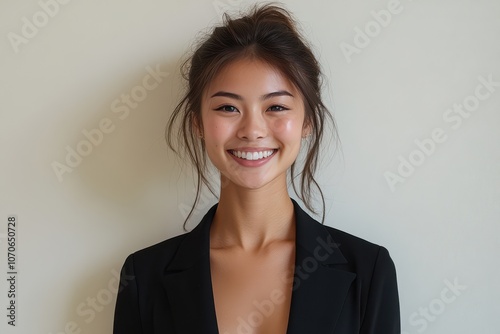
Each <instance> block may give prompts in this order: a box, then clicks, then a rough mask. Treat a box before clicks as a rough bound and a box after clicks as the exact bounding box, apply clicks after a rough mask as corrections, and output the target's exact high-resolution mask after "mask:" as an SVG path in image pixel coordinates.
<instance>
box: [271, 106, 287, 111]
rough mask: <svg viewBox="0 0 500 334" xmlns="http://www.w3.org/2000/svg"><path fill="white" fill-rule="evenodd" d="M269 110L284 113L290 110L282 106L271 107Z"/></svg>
mask: <svg viewBox="0 0 500 334" xmlns="http://www.w3.org/2000/svg"><path fill="white" fill-rule="evenodd" d="M267 110H269V111H284V110H288V108H286V107H283V106H280V105H274V106H270V107H269V108H268V109H267Z"/></svg>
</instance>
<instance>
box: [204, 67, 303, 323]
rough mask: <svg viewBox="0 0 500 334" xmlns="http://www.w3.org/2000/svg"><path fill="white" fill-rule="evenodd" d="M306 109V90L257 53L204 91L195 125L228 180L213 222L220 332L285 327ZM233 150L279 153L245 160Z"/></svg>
mask: <svg viewBox="0 0 500 334" xmlns="http://www.w3.org/2000/svg"><path fill="white" fill-rule="evenodd" d="M304 115H305V112H304V101H303V99H302V96H301V94H300V92H298V91H297V89H296V88H295V87H294V86H293V84H292V83H291V82H290V81H289V80H288V79H287V78H286V77H284V76H283V75H282V74H281V73H280V72H279V71H277V70H276V69H275V68H273V67H272V66H270V65H269V64H267V63H265V62H263V61H261V60H258V59H253V58H244V59H239V60H235V61H233V62H232V63H230V64H229V65H227V66H226V67H224V68H223V69H222V70H221V71H220V72H219V73H218V75H217V76H216V77H215V78H214V80H213V81H212V82H211V83H210V84H209V85H208V86H207V88H206V90H205V92H204V94H203V101H202V110H201V120H202V126H200V127H198V128H197V129H195V130H196V131H200V132H202V133H203V140H204V141H205V147H206V152H207V154H208V156H209V158H210V160H211V161H212V163H213V164H214V165H215V167H216V168H217V169H218V170H219V171H220V174H221V185H222V186H221V191H220V200H219V205H218V208H217V211H216V214H215V217H214V220H213V222H212V226H211V230H210V266H211V275H212V287H213V293H214V301H215V308H216V313H217V322H218V326H219V332H220V333H238V329H239V330H240V332H245V333H248V332H249V330H250V332H251V333H285V332H286V329H287V324H288V316H289V310H290V301H291V293H292V279H291V278H292V274H291V273H292V272H293V270H292V269H293V266H294V258H295V220H294V209H293V204H292V202H291V200H290V197H289V195H288V190H287V182H286V173H287V170H288V169H289V168H290V166H291V164H292V163H293V162H294V161H295V159H296V158H297V155H298V153H299V150H300V145H301V140H302V138H303V137H304V136H306V135H307V133H308V132H309V128H308V127H307V126H306V125H305V122H304ZM233 150H239V151H256V150H257V151H269V150H272V152H273V154H272V155H271V156H270V157H268V158H266V159H264V160H252V161H247V160H244V159H240V158H236V157H234V156H233V155H232V154H231V151H233ZM258 305H260V308H259V306H258ZM262 305H266V306H267V308H266V309H265V311H263V309H262ZM242 323H246V325H243V324H242Z"/></svg>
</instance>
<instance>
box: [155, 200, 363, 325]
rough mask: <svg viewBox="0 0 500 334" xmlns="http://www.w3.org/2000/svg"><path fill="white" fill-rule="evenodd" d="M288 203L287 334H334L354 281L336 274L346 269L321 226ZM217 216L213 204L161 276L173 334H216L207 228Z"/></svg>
mask: <svg viewBox="0 0 500 334" xmlns="http://www.w3.org/2000/svg"><path fill="white" fill-rule="evenodd" d="M292 201H293V204H294V209H295V221H296V231H297V233H296V252H295V274H294V281H293V291H292V301H291V307H290V317H289V322H288V330H287V334H298V333H334V328H335V324H336V322H337V319H338V317H339V315H340V313H341V310H342V306H343V304H344V300H345V298H346V296H347V291H348V290H349V287H350V285H351V283H352V281H353V280H354V278H355V277H356V275H355V274H354V273H351V272H346V271H341V270H338V269H335V265H337V264H343V263H347V260H346V259H345V257H344V256H343V255H342V252H341V251H340V249H339V247H338V246H339V245H338V244H337V243H335V241H334V240H333V239H332V237H331V235H330V233H328V231H327V230H326V228H325V227H324V226H323V225H321V224H320V223H318V222H317V221H316V220H314V219H313V218H311V217H310V216H309V215H308V214H307V213H306V212H305V211H303V210H302V208H301V207H300V206H299V205H298V204H297V202H295V201H294V200H293V199H292ZM216 210H217V204H216V205H214V206H213V207H212V208H211V209H210V210H209V211H208V212H207V213H206V215H205V216H204V217H203V219H202V220H201V222H200V223H199V224H198V226H196V227H195V228H194V229H193V230H192V231H191V232H189V233H187V234H186V235H185V237H184V239H183V241H182V242H181V244H180V246H179V248H178V251H177V253H176V255H175V256H174V258H173V260H172V261H171V262H170V264H169V265H168V266H167V268H165V271H164V276H163V284H164V287H165V290H166V293H167V296H168V301H169V304H170V309H171V311H172V315H173V316H172V318H173V319H174V321H175V324H174V325H175V328H176V333H207V334H212V333H214V334H216V333H218V329H217V319H216V313H215V304H214V299H213V291H212V280H211V273H210V225H211V223H212V220H213V217H214V215H215V212H216Z"/></svg>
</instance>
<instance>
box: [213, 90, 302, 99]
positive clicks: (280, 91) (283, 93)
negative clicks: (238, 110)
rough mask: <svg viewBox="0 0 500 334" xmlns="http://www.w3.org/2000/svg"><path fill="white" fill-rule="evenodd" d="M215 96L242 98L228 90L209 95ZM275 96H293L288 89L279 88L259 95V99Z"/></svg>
mask: <svg viewBox="0 0 500 334" xmlns="http://www.w3.org/2000/svg"><path fill="white" fill-rule="evenodd" d="M216 96H223V97H229V98H231V99H235V100H240V101H241V100H243V97H242V96H241V95H238V94H234V93H230V92H225V91H219V92H217V93H215V94H214V95H212V96H210V98H213V97H216ZM276 96H291V97H294V96H293V95H292V93H290V92H289V91H286V90H279V91H277V92H272V93H268V94H265V95H262V96H261V97H260V99H261V100H267V99H270V98H272V97H276Z"/></svg>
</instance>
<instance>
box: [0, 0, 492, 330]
mask: <svg viewBox="0 0 500 334" xmlns="http://www.w3.org/2000/svg"><path fill="white" fill-rule="evenodd" d="M249 3H251V2H250V1H244V0H218V1H213V0H205V1H195V0H189V1H152V0H146V1H118V0H111V1H105V2H104V1H96V0H91V1H76V0H73V1H62V0H59V1H56V0H41V1H40V2H37V1H26V0H23V1H2V2H0V22H1V24H0V34H1V35H3V36H4V37H3V38H2V39H0V47H1V50H2V51H1V53H0V57H1V61H0V68H1V75H0V78H1V79H0V85H1V86H0V97H1V103H2V107H1V109H0V152H1V155H0V157H1V158H0V170H1V174H0V181H1V182H0V220H1V222H2V223H1V224H0V242H1V243H0V250H1V253H0V267H1V268H2V272H3V273H6V271H7V270H6V269H5V268H6V266H7V246H8V245H7V239H6V236H7V219H8V217H9V216H10V215H17V219H18V225H17V228H18V230H17V237H18V240H17V263H16V265H17V268H16V269H17V270H18V274H17V277H16V279H17V288H16V290H17V291H16V292H17V293H18V296H17V304H16V307H17V309H16V311H17V327H16V328H12V327H11V326H9V325H7V320H8V319H7V317H6V313H7V310H6V307H7V303H8V302H9V300H8V298H7V291H8V290H9V284H8V282H7V281H6V279H2V280H1V281H0V303H1V307H0V309H1V310H2V311H1V314H0V319H2V320H1V322H0V331H1V332H2V333H23V334H28V333H29V334H31V333H43V334H48V333H52V334H56V333H92V334H100V333H110V331H111V322H112V315H113V308H114V302H115V292H116V291H115V283H116V274H117V272H118V271H119V269H120V267H121V265H122V263H123V261H124V259H125V256H126V255H127V254H129V253H130V252H132V251H134V250H137V249H139V248H143V247H145V246H148V245H150V244H153V243H156V242H159V241H161V240H163V239H166V238H168V237H171V236H174V235H176V234H179V233H181V232H182V220H183V215H184V212H185V208H186V207H187V206H188V205H189V204H190V200H191V199H192V198H193V185H192V183H191V179H190V178H189V176H188V175H187V173H182V172H181V170H182V168H183V166H182V165H181V164H180V163H178V162H177V161H176V160H175V159H174V156H173V154H172V153H171V152H169V151H168V150H167V148H166V144H165V142H164V140H163V130H164V126H165V123H166V120H167V118H168V116H169V113H170V111H171V110H172V107H173V105H174V104H175V101H176V99H177V98H178V96H179V92H180V89H181V81H180V78H179V62H180V59H181V57H182V55H183V54H184V52H185V50H186V49H187V48H188V46H189V45H190V43H191V41H193V39H194V37H195V36H196V35H197V32H198V31H200V30H202V29H205V28H206V27H207V26H209V25H210V24H213V23H215V22H217V21H218V20H219V17H220V13H221V11H222V10H223V9H224V8H228V9H234V8H238V7H241V6H244V5H247V4H249ZM286 3H287V5H288V7H289V8H290V9H291V10H292V11H294V12H295V14H296V16H297V17H298V18H299V19H300V20H301V22H302V26H303V29H304V31H305V33H306V34H307V36H308V37H309V38H310V39H311V41H312V43H313V44H314V46H315V49H316V52H317V54H318V55H319V58H320V60H321V62H322V64H323V66H324V69H325V72H326V74H327V76H328V78H329V81H328V83H329V85H328V86H327V87H326V89H325V94H326V95H325V96H326V97H327V102H328V105H329V106H330V107H331V108H332V110H333V112H334V114H335V117H336V120H337V124H338V127H339V132H340V136H341V139H342V154H337V155H336V156H334V157H333V158H332V157H331V154H330V155H329V157H328V158H327V159H325V164H323V166H322V169H321V173H320V180H321V184H322V185H323V187H324V190H325V194H326V197H327V209H328V212H327V224H328V225H332V226H335V227H338V228H340V229H343V230H345V231H347V232H350V233H353V234H356V235H358V236H360V237H363V238H366V239H369V240H371V241H373V242H376V243H379V244H383V245H385V246H386V247H387V248H388V249H389V251H390V252H391V255H392V257H393V259H394V261H395V262H396V266H397V270H398V278H399V287H400V295H401V308H402V324H403V329H404V331H405V332H406V333H410V334H413V333H421V332H425V333H485V334H486V333H496V331H498V327H499V325H500V322H499V318H498V314H499V313H500V307H499V303H498V300H499V299H500V290H499V289H498V281H500V270H499V269H498V265H497V264H498V260H497V259H496V255H497V254H498V253H499V251H500V241H499V240H500V239H499V237H498V236H499V235H500V192H499V189H500V156H499V155H498V144H499V140H500V131H499V130H498V126H499V125H500V124H499V121H500V114H499V112H500V83H499V82H500V44H499V43H498V37H499V35H500V20H499V17H500V2H498V1H496V0H482V1H465V0H458V1H457V0H455V1H451V0H447V1H445V0H442V1H430V0H419V1H410V0H401V1H394V0H388V1H345V0H336V1H319V0H310V1H298V0H296V1H286ZM382 10H383V11H382ZM372 11H373V12H372ZM377 13H378V14H377ZM488 81H489V82H490V83H488ZM127 95H130V96H132V98H131V99H130V100H129V101H127V100H126V99H127V97H126V96H127ZM127 103H128V104H127ZM454 105H455V107H454ZM460 105H462V106H463V107H462V110H459V108H460ZM89 138H90V139H89ZM69 152H76V153H69ZM78 152H80V153H78ZM76 154H78V155H79V156H80V158H78V157H77V156H76ZM405 161H406V162H405ZM398 169H399V170H398ZM184 170H186V168H184ZM210 203H212V201H211V199H210V198H205V200H204V203H202V205H201V208H200V211H199V212H198V213H197V215H196V218H199V217H200V215H201V214H202V212H203V211H204V210H206V209H207V208H208V206H209V205H210ZM194 224H195V222H192V224H191V225H190V226H193V225H194ZM2 277H5V276H4V275H2ZM450 286H455V287H454V288H450ZM457 286H458V287H457ZM426 310H427V311H426ZM426 312H427V313H428V314H426ZM4 313H5V314H4Z"/></svg>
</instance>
